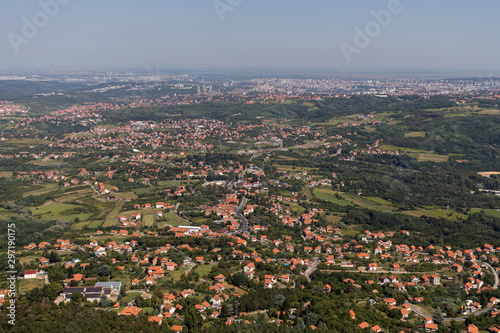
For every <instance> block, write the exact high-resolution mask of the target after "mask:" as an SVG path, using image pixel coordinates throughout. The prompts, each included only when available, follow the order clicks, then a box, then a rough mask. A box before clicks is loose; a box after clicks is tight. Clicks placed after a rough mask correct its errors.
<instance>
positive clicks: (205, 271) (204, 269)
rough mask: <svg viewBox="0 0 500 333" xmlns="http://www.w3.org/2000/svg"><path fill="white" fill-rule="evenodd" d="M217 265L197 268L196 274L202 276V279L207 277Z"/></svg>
mask: <svg viewBox="0 0 500 333" xmlns="http://www.w3.org/2000/svg"><path fill="white" fill-rule="evenodd" d="M215 265H217V264H210V265H199V266H198V267H197V268H196V272H197V273H198V274H200V277H207V276H208V273H210V271H211V270H212V267H214V266H215Z"/></svg>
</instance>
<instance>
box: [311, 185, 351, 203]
mask: <svg viewBox="0 0 500 333" xmlns="http://www.w3.org/2000/svg"><path fill="white" fill-rule="evenodd" d="M313 193H314V195H315V196H316V197H317V198H318V199H320V200H326V201H330V202H333V203H335V204H337V205H341V206H347V205H350V204H351V203H350V202H349V201H347V200H343V199H338V198H337V197H336V196H335V194H340V193H341V192H337V191H333V190H330V189H326V188H315V189H314V191H313Z"/></svg>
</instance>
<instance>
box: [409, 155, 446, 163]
mask: <svg viewBox="0 0 500 333" xmlns="http://www.w3.org/2000/svg"><path fill="white" fill-rule="evenodd" d="M449 158H450V157H449V156H448V155H438V154H418V155H417V160H418V161H419V162H447V161H448V159H449Z"/></svg>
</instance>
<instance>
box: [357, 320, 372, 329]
mask: <svg viewBox="0 0 500 333" xmlns="http://www.w3.org/2000/svg"><path fill="white" fill-rule="evenodd" d="M358 327H359V328H360V329H362V330H364V329H366V328H368V327H370V324H368V323H367V322H366V321H364V322H362V323H361V324H359V325H358Z"/></svg>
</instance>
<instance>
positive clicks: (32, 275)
mask: <svg viewBox="0 0 500 333" xmlns="http://www.w3.org/2000/svg"><path fill="white" fill-rule="evenodd" d="M36 274H37V271H36V270H31V271H24V279H25V280H26V279H36Z"/></svg>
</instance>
